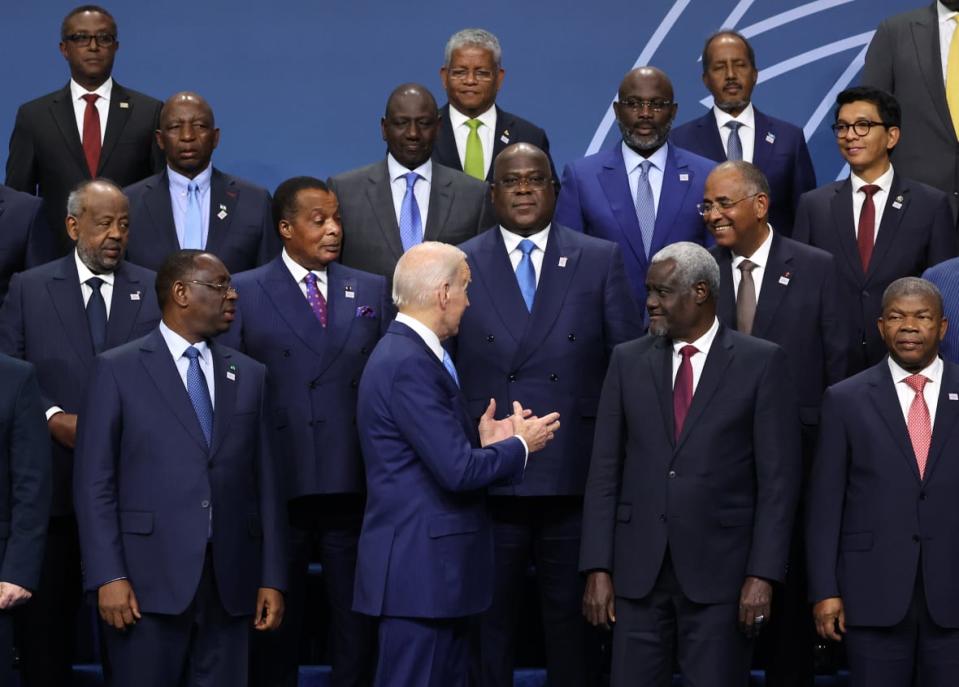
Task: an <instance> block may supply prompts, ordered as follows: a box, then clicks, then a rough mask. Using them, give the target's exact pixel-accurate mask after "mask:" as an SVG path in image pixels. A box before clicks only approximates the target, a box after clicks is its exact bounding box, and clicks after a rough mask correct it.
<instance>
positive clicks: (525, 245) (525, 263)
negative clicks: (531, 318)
mask: <svg viewBox="0 0 959 687" xmlns="http://www.w3.org/2000/svg"><path fill="white" fill-rule="evenodd" d="M517 248H519V249H520V250H521V251H522V252H523V257H521V258H520V259H519V264H518V265H517V266H516V281H518V282H519V290H520V292H521V293H522V294H523V300H524V301H526V309H527V310H529V311H530V312H532V311H533V299H534V298H535V297H536V270H535V269H534V268H533V260H532V258H530V256H529V255H530V253H532V252H533V251H534V250H535V249H536V244H535V243H533V242H532V241H530V240H529V239H523V240H522V241H520V242H519V246H517Z"/></svg>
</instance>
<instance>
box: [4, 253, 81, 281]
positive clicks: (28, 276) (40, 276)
mask: <svg viewBox="0 0 959 687" xmlns="http://www.w3.org/2000/svg"><path fill="white" fill-rule="evenodd" d="M68 260H73V253H69V254H68V255H66V257H63V258H56V259H55V260H51V261H50V262H45V263H43V264H42V265H37V266H36V267H31V268H30V269H27V270H24V271H23V272H19V273H17V274H14V275H13V279H17V280H19V281H22V282H26V283H28V284H32V283H35V282H39V281H46V280H47V279H50V278H52V277H54V276H58V275H60V273H61V272H62V270H63V268H64V263H66V262H67V261H68ZM67 266H68V265H67Z"/></svg>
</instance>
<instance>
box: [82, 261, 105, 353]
mask: <svg viewBox="0 0 959 687" xmlns="http://www.w3.org/2000/svg"><path fill="white" fill-rule="evenodd" d="M87 286H89V287H90V288H91V289H93V293H91V294H90V300H88V301H87V322H89V323H90V339H91V341H92V342H93V352H94V353H102V352H103V344H104V342H105V341H106V340H107V304H106V302H105V301H104V300H103V294H102V293H100V287H101V286H103V280H102V279H100V277H90V278H89V279H87Z"/></svg>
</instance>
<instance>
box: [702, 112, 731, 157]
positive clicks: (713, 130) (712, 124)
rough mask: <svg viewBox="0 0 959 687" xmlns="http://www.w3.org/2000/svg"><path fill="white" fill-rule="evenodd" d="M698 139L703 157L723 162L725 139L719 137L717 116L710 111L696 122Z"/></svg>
mask: <svg viewBox="0 0 959 687" xmlns="http://www.w3.org/2000/svg"><path fill="white" fill-rule="evenodd" d="M696 138H697V139H698V141H699V143H698V145H699V148H700V150H702V151H703V157H708V158H710V159H711V160H719V161H723V160H725V159H726V151H725V150H724V149H723V139H722V138H720V136H719V127H717V126H716V115H714V114H713V111H712V109H710V110H709V111H708V112H707V113H706V114H705V115H703V116H702V117H700V118H699V120H698V121H697V122H696Z"/></svg>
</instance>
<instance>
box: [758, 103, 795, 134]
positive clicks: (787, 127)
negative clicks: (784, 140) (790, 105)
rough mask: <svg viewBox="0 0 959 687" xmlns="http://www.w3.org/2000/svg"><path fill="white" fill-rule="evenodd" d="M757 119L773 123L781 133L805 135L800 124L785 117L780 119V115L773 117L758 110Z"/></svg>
mask: <svg viewBox="0 0 959 687" xmlns="http://www.w3.org/2000/svg"><path fill="white" fill-rule="evenodd" d="M756 118H757V119H765V120H766V121H767V122H769V124H771V125H772V126H773V127H774V128H775V129H776V130H777V132H778V133H779V134H780V135H784V134H788V135H789V136H790V137H794V136H803V131H802V129H800V128H799V127H798V126H796V125H795V124H793V123H792V122H787V121H786V120H785V119H779V118H778V117H771V116H770V115H768V114H766V113H765V112H761V111H759V110H756ZM804 140H805V139H804Z"/></svg>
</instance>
